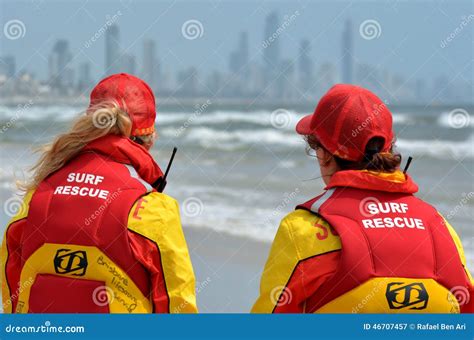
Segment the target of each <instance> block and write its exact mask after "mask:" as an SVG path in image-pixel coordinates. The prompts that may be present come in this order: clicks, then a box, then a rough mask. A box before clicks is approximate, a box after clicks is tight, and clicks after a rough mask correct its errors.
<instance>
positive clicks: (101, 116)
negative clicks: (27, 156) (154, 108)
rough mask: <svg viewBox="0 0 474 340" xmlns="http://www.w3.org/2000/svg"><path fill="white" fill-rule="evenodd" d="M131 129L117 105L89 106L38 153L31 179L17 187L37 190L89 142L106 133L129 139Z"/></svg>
mask: <svg viewBox="0 0 474 340" xmlns="http://www.w3.org/2000/svg"><path fill="white" fill-rule="evenodd" d="M131 130H132V122H131V120H130V117H129V116H128V114H127V112H126V111H124V110H123V109H121V108H120V107H119V105H118V104H117V103H116V102H104V103H101V104H99V105H95V106H93V107H90V108H89V109H88V110H87V111H86V114H85V115H81V116H80V117H79V118H78V119H77V120H76V121H75V122H74V124H73V126H72V127H71V129H70V130H69V131H68V132H66V133H64V134H61V135H59V136H58V137H56V139H55V140H54V141H53V142H52V143H50V144H47V145H44V146H43V147H41V148H40V149H39V150H38V151H39V152H42V154H41V156H40V158H39V160H38V162H37V163H36V165H34V166H33V167H32V168H31V171H32V172H33V177H32V180H31V181H29V182H26V183H18V186H19V188H20V189H21V190H24V191H30V190H34V189H36V188H37V187H38V185H39V184H40V183H41V182H42V181H43V180H44V179H46V177H48V176H49V175H51V174H52V173H54V172H55V171H57V170H59V169H60V168H62V167H63V166H64V165H65V164H66V163H67V162H68V161H70V160H71V159H72V158H74V157H75V156H77V155H78V154H79V152H80V151H81V150H82V148H83V147H84V146H86V145H87V144H88V143H90V142H92V141H93V140H95V139H98V138H100V137H103V136H105V135H108V134H116V135H121V136H124V137H127V138H128V137H130V133H131Z"/></svg>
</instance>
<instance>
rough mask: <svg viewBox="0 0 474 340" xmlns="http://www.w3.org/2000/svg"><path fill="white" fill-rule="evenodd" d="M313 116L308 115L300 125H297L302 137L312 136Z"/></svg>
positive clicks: (297, 130)
mask: <svg viewBox="0 0 474 340" xmlns="http://www.w3.org/2000/svg"><path fill="white" fill-rule="evenodd" d="M312 118H313V115H312V114H311V115H307V116H304V117H303V118H301V119H300V121H299V122H298V124H296V132H297V133H299V134H300V135H311V134H312V132H311V119H312Z"/></svg>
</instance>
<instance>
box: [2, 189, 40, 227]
mask: <svg viewBox="0 0 474 340" xmlns="http://www.w3.org/2000/svg"><path fill="white" fill-rule="evenodd" d="M33 194H34V190H31V191H29V192H27V193H26V194H25V196H24V197H23V199H22V198H21V197H19V196H12V197H10V198H9V199H8V200H7V201H6V202H5V210H14V211H15V215H13V216H12V215H10V216H12V218H11V219H10V222H9V223H8V224H12V223H14V222H16V221H19V220H22V219H24V218H26V217H27V216H28V213H29V210H30V202H31V198H32V197H33Z"/></svg>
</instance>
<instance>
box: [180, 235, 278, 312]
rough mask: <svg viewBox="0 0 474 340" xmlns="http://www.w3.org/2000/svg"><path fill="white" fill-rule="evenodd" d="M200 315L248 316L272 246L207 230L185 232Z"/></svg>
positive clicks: (267, 243)
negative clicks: (231, 314)
mask: <svg viewBox="0 0 474 340" xmlns="http://www.w3.org/2000/svg"><path fill="white" fill-rule="evenodd" d="M184 234H185V236H186V241H187V243H188V248H189V252H190V254H191V260H192V262H193V267H194V273H195V275H196V291H197V301H198V307H199V312H201V313H248V312H249V311H250V309H251V308H252V305H253V303H254V302H255V300H256V298H257V296H258V289H259V285H260V276H261V273H262V270H263V267H264V265H265V261H266V259H267V256H268V252H269V249H270V245H271V244H270V243H269V242H261V241H256V240H252V239H250V238H246V237H241V236H234V235H231V234H229V233H217V232H215V231H213V230H212V229H208V228H192V229H191V228H186V226H184Z"/></svg>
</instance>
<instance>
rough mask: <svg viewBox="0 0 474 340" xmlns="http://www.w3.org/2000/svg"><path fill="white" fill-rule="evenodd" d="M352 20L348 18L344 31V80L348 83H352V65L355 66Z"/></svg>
mask: <svg viewBox="0 0 474 340" xmlns="http://www.w3.org/2000/svg"><path fill="white" fill-rule="evenodd" d="M352 34H353V32H352V22H351V20H350V19H347V20H346V23H345V26H344V31H343V33H342V72H341V74H342V82H343V83H346V84H351V83H352V67H353V62H354V61H353V55H354V51H353V42H352Z"/></svg>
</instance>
